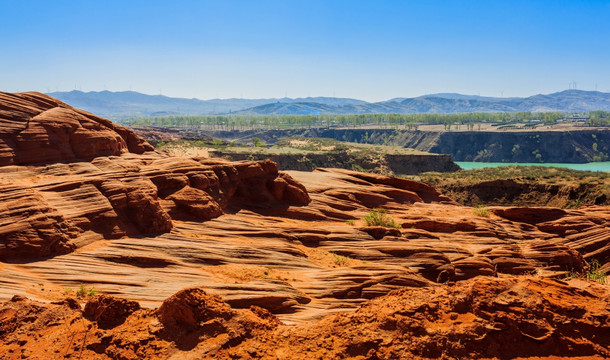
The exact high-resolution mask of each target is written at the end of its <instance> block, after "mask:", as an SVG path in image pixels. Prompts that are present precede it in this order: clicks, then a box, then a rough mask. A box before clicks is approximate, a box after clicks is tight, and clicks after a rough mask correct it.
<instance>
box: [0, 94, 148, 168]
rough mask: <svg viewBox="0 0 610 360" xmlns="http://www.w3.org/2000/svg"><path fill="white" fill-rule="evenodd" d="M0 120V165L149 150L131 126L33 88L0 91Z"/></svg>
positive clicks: (87, 157)
mask: <svg viewBox="0 0 610 360" xmlns="http://www.w3.org/2000/svg"><path fill="white" fill-rule="evenodd" d="M0 125H1V126H0V166H5V165H25V164H35V163H46V162H56V161H67V160H74V159H91V158H94V157H98V156H110V155H120V154H123V153H126V152H131V153H137V154H141V153H143V152H145V151H152V150H153V149H154V148H153V147H152V146H151V145H149V144H148V143H146V142H145V141H144V140H142V139H141V138H140V137H138V136H136V135H135V134H134V133H133V132H132V131H131V130H128V129H126V128H124V127H122V126H119V125H116V124H113V123H112V122H111V121H109V120H106V119H103V118H100V117H97V116H95V115H93V114H90V113H87V112H85V111H82V110H79V109H75V108H73V107H71V106H69V105H67V104H65V103H63V102H61V101H59V100H57V99H53V98H51V97H49V96H47V95H44V94H40V93H35V92H30V93H19V94H10V93H3V92H0Z"/></svg>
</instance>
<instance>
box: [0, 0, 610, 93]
mask: <svg viewBox="0 0 610 360" xmlns="http://www.w3.org/2000/svg"><path fill="white" fill-rule="evenodd" d="M608 19H610V1H561V0H554V1H535V0H530V1H520V0H513V1H474V0H473V1H466V0H461V1H424V0H421V1H407V0H404V1H383V0H375V1H373V0H370V1H359V0H350V1H341V0H322V1H316V0H310V1H291V0H283V1H280V0H278V1H265V0H257V1H245V0H244V1H230V0H223V1H180V0H174V1H154V0H147V1H138V0H129V1H128V0H122V1H112V0H104V1H99V0H98V1H87V0H81V1H69V0H64V1H59V0H56V1H52V0H46V1H36V0H28V1H15V0H11V1H9V0H0V49H1V51H0V90H1V91H10V92H14V91H28V90H37V91H43V92H47V91H57V90H59V91H69V90H73V89H75V88H77V89H80V90H83V91H92V90H95V91H97V90H104V89H107V90H112V91H121V90H129V89H131V90H134V91H140V92H144V93H149V94H159V93H162V94H164V95H168V96H178V97H189V98H190V97H196V98H201V99H209V98H217V97H219V98H228V97H247V98H267V97H283V96H285V95H287V96H289V97H304V96H338V97H354V98H359V99H364V100H369V101H378V100H386V99H389V98H393V97H411V96H418V95H423V94H428V93H437V92H459V93H466V94H480V95H485V96H501V95H503V96H529V95H533V94H537V93H551V92H555V91H560V90H563V89H566V88H568V84H569V83H570V82H572V81H576V83H577V88H579V89H583V90H595V88H596V87H597V89H598V90H600V91H609V92H610V66H609V65H610V61H609V59H610V57H609V55H610V46H608V45H609V43H610V22H609V20H608Z"/></svg>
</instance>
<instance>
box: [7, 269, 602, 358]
mask: <svg viewBox="0 0 610 360" xmlns="http://www.w3.org/2000/svg"><path fill="white" fill-rule="evenodd" d="M130 303H131V302H128V301H126V300H124V299H118V298H111V297H95V298H93V299H91V300H90V301H89V302H88V303H87V305H86V306H85V311H84V313H83V312H82V311H81V310H80V307H78V304H75V302H74V300H72V299H67V300H64V301H60V302H55V303H51V304H49V303H46V304H45V303H40V302H36V301H31V300H28V299H26V298H23V297H14V298H13V299H12V300H10V301H7V302H5V303H2V304H0V319H1V320H2V321H0V353H2V354H3V358H6V359H20V358H32V359H43V358H55V357H57V356H60V355H61V357H82V358H86V359H119V358H120V359H137V358H140V359H142V358H147V359H148V358H158V359H169V358H178V357H179V358H185V357H188V358H200V359H236V358H238V359H270V358H274V359H340V358H362V359H403V358H404V359H406V358H408V359H429V358H468V359H489V358H501V359H504V358H517V357H519V358H528V357H534V358H541V357H562V358H563V357H582V358H584V357H586V358H600V359H601V358H607V357H609V356H610V350H609V349H610V337H608V336H606V335H605V334H607V333H609V332H610V312H609V311H608V309H609V307H610V293H609V292H608V290H607V288H606V287H605V286H602V285H600V284H594V283H589V282H585V281H582V280H571V281H570V282H563V281H558V280H550V279H544V278H540V277H533V276H527V277H526V276H510V277H504V278H493V277H479V278H476V279H471V280H468V281H465V282H460V283H450V284H448V285H436V286H430V287H427V288H423V289H421V288H418V289H414V288H402V289H400V290H396V291H393V292H390V293H389V294H387V295H385V296H381V297H378V298H377V299H374V300H372V301H370V302H368V303H367V304H365V305H363V306H361V307H360V308H358V309H357V310H356V311H354V312H351V313H340V314H335V315H329V316H327V317H325V318H323V319H321V320H319V321H313V322H309V323H304V324H298V325H296V326H294V325H290V326H287V325H284V324H282V323H281V322H280V321H278V319H277V318H276V317H275V316H273V315H272V314H271V313H269V312H267V311H266V310H264V309H261V308H258V307H251V308H250V309H232V308H231V307H230V306H229V305H228V304H227V303H225V302H224V301H223V300H222V299H220V298H218V297H215V296H211V295H209V294H207V293H206V292H205V291H204V289H202V288H189V289H185V290H182V291H180V292H178V293H176V294H174V295H172V296H171V297H169V298H168V299H167V300H165V301H164V302H163V304H162V305H161V306H160V307H159V308H158V309H157V310H148V309H141V310H137V311H131V310H130V311H122V312H121V313H120V314H117V312H116V311H115V310H117V309H119V308H118V307H115V308H113V311H110V312H109V314H110V315H103V317H100V316H97V317H96V318H95V319H92V318H91V317H90V316H89V315H90V314H91V312H92V311H91V310H88V309H93V308H95V309H96V312H97V313H98V314H104V313H103V312H102V311H100V310H99V309H100V308H99V305H100V304H111V306H112V304H130ZM135 304H136V305H137V303H135ZM135 307H136V306H135V305H134V306H131V307H130V308H135ZM115 315H116V316H115ZM102 318H106V319H116V318H118V319H120V322H119V323H116V322H115V321H114V320H113V324H112V326H104V323H103V322H102V321H100V320H101V319H102ZM106 325H108V324H106ZM515 344H519V346H515Z"/></svg>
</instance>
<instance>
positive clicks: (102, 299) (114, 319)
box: [83, 295, 140, 329]
mask: <svg viewBox="0 0 610 360" xmlns="http://www.w3.org/2000/svg"><path fill="white" fill-rule="evenodd" d="M139 309H140V304H138V303H137V302H135V301H129V300H125V299H121V298H116V297H114V296H110V295H98V296H96V297H94V298H92V299H90V300H89V301H87V304H86V305H85V311H84V312H83V315H84V316H85V317H86V318H87V319H89V320H91V321H94V322H96V323H97V326H98V327H99V328H100V329H110V328H114V327H116V326H118V325H121V324H122V323H124V322H125V319H127V317H128V316H129V315H131V314H133V313H134V312H135V311H137V310H139Z"/></svg>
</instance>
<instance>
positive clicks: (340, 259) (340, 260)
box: [331, 252, 351, 266]
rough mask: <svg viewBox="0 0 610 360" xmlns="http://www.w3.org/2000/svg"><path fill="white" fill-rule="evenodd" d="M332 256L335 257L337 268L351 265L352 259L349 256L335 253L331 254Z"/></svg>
mask: <svg viewBox="0 0 610 360" xmlns="http://www.w3.org/2000/svg"><path fill="white" fill-rule="evenodd" d="M331 255H332V256H333V261H334V262H335V264H336V265H337V266H347V265H349V263H350V260H351V259H350V258H349V257H347V256H343V255H339V254H335V253H333V252H331Z"/></svg>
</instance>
